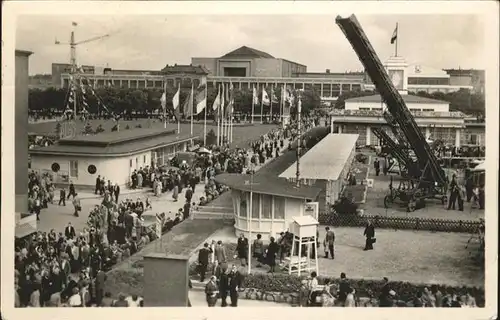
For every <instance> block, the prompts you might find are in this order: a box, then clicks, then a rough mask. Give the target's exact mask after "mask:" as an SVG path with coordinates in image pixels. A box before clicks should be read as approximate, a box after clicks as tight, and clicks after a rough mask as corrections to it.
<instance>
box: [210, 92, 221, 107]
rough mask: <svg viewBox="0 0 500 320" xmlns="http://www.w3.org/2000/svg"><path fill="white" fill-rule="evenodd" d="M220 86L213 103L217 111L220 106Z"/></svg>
mask: <svg viewBox="0 0 500 320" xmlns="http://www.w3.org/2000/svg"><path fill="white" fill-rule="evenodd" d="M220 103H221V101H220V86H219V89H218V91H217V96H216V97H215V100H214V104H213V105H212V109H213V110H214V111H215V112H217V111H218V110H219V108H220Z"/></svg>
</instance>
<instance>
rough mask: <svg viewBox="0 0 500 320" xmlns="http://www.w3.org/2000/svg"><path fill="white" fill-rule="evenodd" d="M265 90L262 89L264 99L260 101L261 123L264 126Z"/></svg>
mask: <svg viewBox="0 0 500 320" xmlns="http://www.w3.org/2000/svg"><path fill="white" fill-rule="evenodd" d="M264 90H266V88H265V87H262V97H261V99H260V123H261V124H262V118H263V117H264ZM266 93H267V92H266Z"/></svg>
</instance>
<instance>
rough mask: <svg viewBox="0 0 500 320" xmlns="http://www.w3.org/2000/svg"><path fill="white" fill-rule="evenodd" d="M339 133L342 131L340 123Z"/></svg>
mask: <svg viewBox="0 0 500 320" xmlns="http://www.w3.org/2000/svg"><path fill="white" fill-rule="evenodd" d="M339 133H342V126H341V125H339Z"/></svg>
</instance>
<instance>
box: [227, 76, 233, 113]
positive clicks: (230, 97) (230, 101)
mask: <svg viewBox="0 0 500 320" xmlns="http://www.w3.org/2000/svg"><path fill="white" fill-rule="evenodd" d="M227 96H228V97H227V98H228V103H227V108H226V114H225V116H226V117H229V116H230V115H232V114H233V108H234V87H233V83H232V82H229V90H228V94H227Z"/></svg>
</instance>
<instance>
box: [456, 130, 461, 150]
mask: <svg viewBox="0 0 500 320" xmlns="http://www.w3.org/2000/svg"><path fill="white" fill-rule="evenodd" d="M455 147H460V128H456V129H455Z"/></svg>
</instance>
